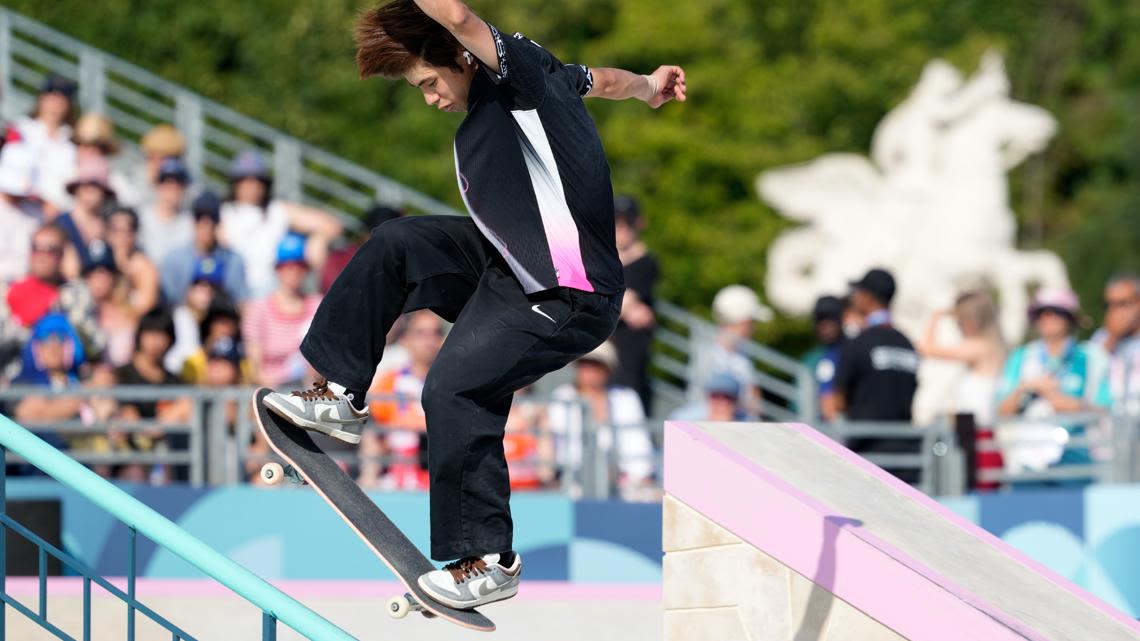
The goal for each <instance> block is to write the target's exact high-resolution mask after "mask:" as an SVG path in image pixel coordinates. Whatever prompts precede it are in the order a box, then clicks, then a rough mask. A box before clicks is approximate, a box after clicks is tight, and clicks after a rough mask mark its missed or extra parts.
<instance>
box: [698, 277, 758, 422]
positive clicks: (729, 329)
mask: <svg viewBox="0 0 1140 641" xmlns="http://www.w3.org/2000/svg"><path fill="white" fill-rule="evenodd" d="M712 314H713V320H714V321H716V324H717V333H716V335H715V336H707V337H705V344H703V345H701V347H700V348H699V349H697V350H696V352H695V353H694V354H693V359H692V363H691V364H690V368H691V370H692V373H691V375H690V379H689V397H690V399H691V400H693V401H701V400H703V398H704V390H705V385H706V384H707V383H708V381H709V379H710V378H711V377H712V376H713V375H715V374H717V373H727V374H731V375H732V376H733V377H734V378H736V380H737V381H739V382H740V388H741V390H743V392H742V396H741V403H742V405H743V406H744V409H745V411H746V412H748V414H750V415H752V416H757V415H759V414H760V393H759V390H758V389H757V387H756V379H757V376H756V368H755V366H754V365H753V364H752V359H750V358H748V356H747V355H745V354H744V353H742V352H741V351H740V346H741V344H743V343H746V342H748V341H750V340H752V335H753V333H754V332H755V331H756V323H757V322H767V321H770V320H772V310H771V309H769V308H768V307H766V306H765V305H763V304H762V303H761V302H760V298H759V297H758V296H757V295H756V292H754V291H752V290H751V289H750V288H748V287H746V286H744V285H729V286H728V287H725V288H724V289H722V290H720V291H719V292H717V294H716V296H715V297H714V298H713V303H712Z"/></svg>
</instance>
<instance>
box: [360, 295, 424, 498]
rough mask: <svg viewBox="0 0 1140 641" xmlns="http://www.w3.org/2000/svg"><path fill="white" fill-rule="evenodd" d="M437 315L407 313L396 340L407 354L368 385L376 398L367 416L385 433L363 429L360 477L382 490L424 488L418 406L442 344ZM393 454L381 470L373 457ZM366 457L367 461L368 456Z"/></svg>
mask: <svg viewBox="0 0 1140 641" xmlns="http://www.w3.org/2000/svg"><path fill="white" fill-rule="evenodd" d="M443 336H444V326H443V319H441V318H440V317H439V316H436V315H435V314H434V313H432V312H430V311H427V310H421V311H418V312H413V313H411V314H409V315H408V320H407V324H406V325H405V327H404V333H403V335H402V336H401V337H400V344H401V345H403V346H404V349H405V350H406V351H407V354H408V363H407V365H405V366H403V367H401V368H399V369H395V370H390V371H387V372H382V373H381V374H380V376H379V377H378V378H377V379H376V383H375V384H374V385H373V387H372V393H373V394H376V395H378V396H380V397H381V398H380V399H378V400H375V401H373V402H372V404H371V411H372V416H373V418H374V419H375V421H376V422H377V423H378V424H380V425H381V426H383V427H385V428H388V429H389V430H391V431H389V432H387V433H386V434H384V435H383V436H382V437H381V436H379V435H377V434H375V433H373V432H366V433H365V434H364V435H363V438H362V440H361V443H360V455H361V457H362V459H363V460H362V462H361V465H360V481H361V483H364V484H365V485H377V484H379V485H381V486H382V487H385V488H387V489H406V490H411V489H427V484H428V473H427V468H426V467H425V466H423V465H421V453H423V452H424V447H423V446H424V444H425V443H426V435H425V430H426V429H427V420H426V419H425V418H424V410H423V407H422V406H421V405H420V396H421V395H422V393H423V389H424V381H425V380H426V379H427V375H428V371H429V370H430V369H431V366H432V364H434V363H435V358H436V356H438V355H439V349H440V348H441V347H443ZM385 455H386V456H391V457H394V460H393V462H392V463H390V464H389V465H388V466H387V467H386V468H385V469H381V466H380V465H379V464H378V462H377V459H379V457H381V456H385ZM368 459H372V460H368Z"/></svg>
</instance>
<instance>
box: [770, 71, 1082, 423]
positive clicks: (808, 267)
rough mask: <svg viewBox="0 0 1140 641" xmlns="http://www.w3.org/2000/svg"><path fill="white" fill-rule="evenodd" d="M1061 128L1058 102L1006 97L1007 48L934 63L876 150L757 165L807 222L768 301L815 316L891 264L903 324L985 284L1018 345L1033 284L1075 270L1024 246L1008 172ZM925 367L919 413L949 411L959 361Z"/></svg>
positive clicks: (1061, 280) (780, 261)
mask: <svg viewBox="0 0 1140 641" xmlns="http://www.w3.org/2000/svg"><path fill="white" fill-rule="evenodd" d="M1055 132H1056V121H1055V120H1054V119H1053V117H1052V116H1051V115H1049V113H1048V112H1046V111H1045V110H1043V109H1041V108H1039V107H1035V106H1033V105H1028V104H1025V103H1020V102H1016V101H1014V100H1012V99H1011V98H1010V97H1009V81H1008V79H1007V77H1006V74H1005V69H1004V65H1003V62H1002V59H1001V57H1000V56H999V55H997V54H994V53H989V54H986V55H985V57H984V58H983V59H982V63H981V65H980V67H979V69H978V71H977V72H976V73H975V74H974V75H973V76H972V77H970V78H969V79H968V80H965V79H963V77H962V75H961V74H960V73H959V72H958V71H957V70H956V69H954V68H953V67H952V66H950V65H949V64H947V63H946V62H943V61H941V60H934V61H932V62H930V63H929V64H928V65H927V66H926V68H925V69H924V70H923V73H922V77H921V78H920V80H919V82H918V85H917V86H916V87H915V88H914V90H913V91H912V92H911V94H910V95H909V96H907V98H906V99H905V100H903V101H902V103H900V104H899V105H898V106H897V107H896V108H895V109H894V110H893V111H892V112H891V113H889V114H888V115H887V116H886V117H885V118H884V119H883V121H882V122H881V123H880V124H879V127H878V129H877V130H876V131H875V136H874V139H873V141H872V148H871V159H870V160H868V159H867V158H865V157H863V156H860V155H856V154H828V155H824V156H821V157H820V158H817V159H816V160H814V161H811V162H809V163H805V164H802V165H796V166H791V167H783V168H778V169H774V170H771V171H766V172H764V173H763V174H761V175H760V177H759V179H758V181H757V186H758V190H759V192H760V195H761V197H762V198H763V199H764V200H765V201H767V202H768V203H769V204H770V205H772V206H773V207H774V208H775V209H777V210H778V211H779V212H780V213H781V214H783V215H784V216H785V217H787V218H789V219H792V220H795V221H798V222H802V223H806V224H804V225H802V226H800V227H797V228H795V229H792V230H790V231H788V232H785V233H784V234H783V235H781V236H780V237H779V238H778V239H776V241H775V242H774V243H773V244H772V246H771V248H770V249H769V254H768V277H767V283H766V289H767V294H768V298H769V299H770V300H771V301H772V303H774V304H775V305H776V306H777V307H779V308H781V309H783V310H784V311H787V312H790V313H796V314H806V313H807V312H808V311H809V310H810V309H811V306H812V304H813V303H814V301H815V299H816V298H817V297H818V296H820V295H823V294H829V293H830V294H837V293H840V294H841V293H843V292H845V291H846V289H847V283H848V282H849V281H851V280H854V279H856V278H858V277H859V276H860V275H862V274H863V273H864V272H865V271H866V270H867V269H869V268H871V267H884V268H886V269H889V270H891V271H892V272H893V273H894V275H895V278H896V280H897V281H898V286H899V291H898V294H897V295H896V297H895V302H894V305H893V308H894V314H895V323H896V325H897V326H898V327H899V328H900V329H902V331H903V332H905V333H907V334H908V335H909V336H911V337H912V338H913V337H916V336H918V334H919V332H920V331H921V329H922V327H923V324H924V323H925V321H926V319H927V318H928V317H929V315H930V314H931V313H932V312H933V311H934V310H936V309H942V308H946V307H949V306H950V303H951V302H952V301H953V299H954V297H955V295H956V294H958V293H960V292H961V291H963V290H964V289H969V288H978V287H988V288H992V289H993V290H995V291H996V293H997V297H998V300H999V301H1000V305H1001V325H1002V330H1003V334H1004V335H1005V337H1006V339H1007V341H1009V342H1010V343H1011V344H1012V343H1016V342H1019V341H1020V340H1021V339H1022V338H1023V336H1024V333H1025V330H1026V326H1027V318H1026V308H1027V307H1028V303H1029V294H1030V289H1031V288H1032V287H1035V286H1050V287H1063V286H1067V285H1068V276H1067V274H1066V272H1065V267H1064V265H1063V264H1062V263H1061V261H1060V259H1058V258H1057V257H1056V256H1055V255H1054V254H1052V253H1050V252H1045V251H1020V250H1018V249H1017V247H1016V244H1015V241H1016V221H1015V218H1014V215H1013V212H1012V210H1011V209H1010V206H1009V187H1008V183H1007V178H1006V173H1007V172H1008V171H1009V170H1010V169H1012V168H1014V167H1016V166H1017V165H1018V164H1020V163H1021V162H1022V161H1024V160H1025V159H1026V158H1027V157H1028V156H1029V155H1031V154H1033V153H1036V152H1039V151H1041V150H1043V149H1044V148H1045V146H1046V145H1047V143H1048V141H1049V139H1050V138H1052V136H1053V134H1054V133H1055ZM924 370H925V371H924V372H923V373H922V374H921V375H922V377H923V388H922V390H921V392H920V398H919V401H918V402H917V403H916V418H917V419H919V420H924V419H928V418H929V417H930V416H931V415H932V414H933V413H934V412H937V411H941V410H943V409H947V407H945V406H939V405H941V403H940V399H943V398H949V397H950V396H951V395H950V394H948V393H947V388H948V387H949V385H950V384H951V383H952V380H950V382H949V383H948V382H947V380H948V378H949V379H952V374H953V370H952V369H951V368H949V367H948V366H944V365H943V366H939V365H937V364H933V363H932V364H929V365H924ZM939 370H942V371H939ZM924 397H925V398H926V399H927V400H924ZM930 399H933V400H930Z"/></svg>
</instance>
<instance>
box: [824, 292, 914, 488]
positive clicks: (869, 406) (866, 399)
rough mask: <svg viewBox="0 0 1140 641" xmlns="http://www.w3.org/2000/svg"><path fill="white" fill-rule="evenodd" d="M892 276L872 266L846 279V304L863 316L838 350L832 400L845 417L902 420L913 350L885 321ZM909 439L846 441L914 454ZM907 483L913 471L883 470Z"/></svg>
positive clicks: (864, 449)
mask: <svg viewBox="0 0 1140 641" xmlns="http://www.w3.org/2000/svg"><path fill="white" fill-rule="evenodd" d="M894 295H895V279H894V277H893V276H891V274H890V273H889V272H887V271H885V270H882V269H872V270H871V271H869V272H867V274H866V275H865V276H863V278H862V280H860V281H858V282H855V283H852V284H851V304H852V306H853V307H854V308H855V311H856V312H857V313H858V314H859V315H860V316H862V317H863V318H864V319H865V323H866V328H865V329H864V330H863V332H862V333H860V334H859V335H858V336H856V337H855V338H853V339H851V340H849V341H847V342H846V343H845V344H844V345H843V348H842V349H841V350H840V352H839V366H838V367H837V368H836V372H835V405H836V409H837V410H838V411H839V412H842V413H843V415H844V416H846V418H847V420H850V421H878V422H889V423H894V422H907V423H909V422H910V420H911V405H912V404H913V403H914V394H915V391H916V390H917V388H918V361H919V359H918V353H917V352H915V350H914V346H912V345H911V342H910V341H909V340H907V337H906V336H904V335H903V334H902V332H900V331H899V330H897V329H895V328H894V327H893V326H892V325H891V312H890V305H891V300H892V299H893V298H894ZM917 445H918V441H916V440H913V439H892V438H865V439H853V440H852V441H851V442H849V443H848V446H849V447H850V448H851V449H852V450H854V451H856V452H859V453H876V454H877V453H883V454H898V453H908V454H909V453H914V452H915V451H916V448H917ZM887 471H888V472H892V473H894V474H895V475H896V476H898V477H899V478H900V479H901V480H903V481H906V482H908V483H913V482H917V481H918V480H919V479H918V475H917V473H916V472H915V470H912V469H908V470H890V469H888V470H887Z"/></svg>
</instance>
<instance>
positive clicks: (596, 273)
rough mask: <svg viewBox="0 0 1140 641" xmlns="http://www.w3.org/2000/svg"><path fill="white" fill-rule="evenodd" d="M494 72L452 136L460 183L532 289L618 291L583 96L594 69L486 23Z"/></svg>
mask: <svg viewBox="0 0 1140 641" xmlns="http://www.w3.org/2000/svg"><path fill="white" fill-rule="evenodd" d="M491 33H492V35H493V36H494V38H495V44H496V49H497V52H498V58H499V60H498V61H499V69H500V71H501V74H494V73H492V72H490V71H488V70H485V69H484V70H481V71H480V72H479V73H477V74H476V75H475V79H474V81H473V82H472V84H471V90H470V92H469V95H468V108H467V118H466V119H465V120H464V121H463V124H462V125H460V127H459V131H458V132H457V133H456V135H455V166H456V173H457V178H458V180H459V190H460V192H461V193H462V194H463V201H464V203H465V204H466V205H467V209H468V211H469V212H470V213H471V217H472V218H473V219H474V220H475V223H476V225H478V227H479V229H480V231H482V232H483V235H484V236H485V237H486V238H487V239H488V240H489V241H490V242H491V244H492V245H494V246H495V248H496V249H497V250H498V251H499V253H501V254H502V255H503V257H504V258H505V259H506V261H507V263H508V264H509V265H510V267H511V270H512V271H513V272H514V274H515V276H516V277H517V278H518V280H519V282H520V283H522V286H523V289H524V290H525V291H526V292H527V293H528V294H529V293H534V292H538V291H542V290H546V289H552V288H555V287H571V288H574V289H579V290H582V291H587V292H598V293H601V294H616V293H618V292H620V291H622V289H623V281H622V267H621V262H620V261H619V260H618V255H617V248H616V246H615V244H614V203H613V188H612V187H611V185H610V167H609V163H608V162H607V161H606V154H605V150H604V149H603V148H602V141H601V139H600V138H599V136H598V131H597V128H596V127H595V126H594V121H593V119H591V118H590V114H589V113H587V111H586V107H585V105H584V104H583V102H582V97H583V96H585V95H586V93H588V92H589V91H590V88H591V87H592V84H593V76H592V75H591V73H590V70H589V69H588V68H586V67H584V66H581V65H564V64H562V63H561V62H559V61H558V59H557V58H555V57H554V56H553V55H551V54H550V53H549V52H548V51H546V50H545V49H543V48H542V47H540V46H538V45H537V44H535V43H534V42H532V41H530V40H528V39H526V38H524V37H523V36H522V35H521V34H515V35H514V36H510V37H508V36H503V35H501V34H500V33H499V31H498V30H497V29H495V28H494V27H491Z"/></svg>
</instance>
